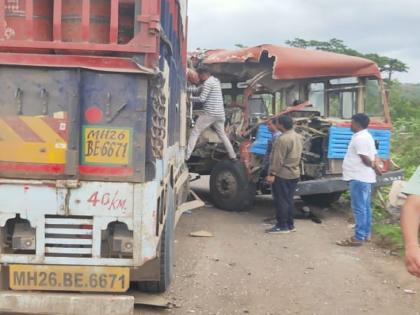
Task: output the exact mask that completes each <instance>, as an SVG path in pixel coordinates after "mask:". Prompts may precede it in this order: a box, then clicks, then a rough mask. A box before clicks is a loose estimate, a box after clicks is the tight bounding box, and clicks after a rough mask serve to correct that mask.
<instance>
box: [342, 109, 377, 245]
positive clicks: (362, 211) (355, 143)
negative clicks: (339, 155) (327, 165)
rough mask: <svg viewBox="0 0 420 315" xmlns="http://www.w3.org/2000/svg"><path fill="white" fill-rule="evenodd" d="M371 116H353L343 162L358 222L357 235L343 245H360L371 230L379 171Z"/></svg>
mask: <svg viewBox="0 0 420 315" xmlns="http://www.w3.org/2000/svg"><path fill="white" fill-rule="evenodd" d="M369 122H370V120H369V117H368V116H367V115H365V114H362V113H360V114H356V115H354V116H353V117H352V120H351V129H352V131H353V132H354V135H353V137H352V138H351V141H350V144H349V147H348V150H347V153H346V156H345V157H344V162H343V179H344V180H345V181H348V182H349V187H350V195H351V207H352V209H353V215H354V220H355V222H356V227H355V235H354V236H353V237H351V238H349V239H346V240H343V241H339V242H337V245H340V246H361V245H363V242H365V241H368V240H369V239H370V237H371V233H372V210H371V195H372V186H373V184H374V183H376V174H380V173H381V170H380V166H379V163H377V151H376V146H375V140H374V139H373V137H372V135H371V134H370V133H369V131H368V129H367V128H368V126H369Z"/></svg>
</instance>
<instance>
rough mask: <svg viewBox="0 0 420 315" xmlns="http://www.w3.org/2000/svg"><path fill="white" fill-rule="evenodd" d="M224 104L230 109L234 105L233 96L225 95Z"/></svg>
mask: <svg viewBox="0 0 420 315" xmlns="http://www.w3.org/2000/svg"><path fill="white" fill-rule="evenodd" d="M223 102H224V104H225V106H226V107H229V106H231V105H232V95H229V94H225V95H223Z"/></svg>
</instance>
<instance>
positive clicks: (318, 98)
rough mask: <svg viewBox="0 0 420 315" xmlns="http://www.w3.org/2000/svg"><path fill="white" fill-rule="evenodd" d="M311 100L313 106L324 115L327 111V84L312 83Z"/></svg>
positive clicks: (310, 87) (310, 88) (310, 89)
mask: <svg viewBox="0 0 420 315" xmlns="http://www.w3.org/2000/svg"><path fill="white" fill-rule="evenodd" d="M309 102H310V103H311V104H312V105H313V108H314V109H316V110H317V111H319V112H320V113H321V116H324V113H325V85H324V83H312V84H310V86H309Z"/></svg>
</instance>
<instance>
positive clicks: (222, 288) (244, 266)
mask: <svg viewBox="0 0 420 315" xmlns="http://www.w3.org/2000/svg"><path fill="white" fill-rule="evenodd" d="M198 185H199V186H198V189H199V190H201V194H204V197H206V195H207V194H206V182H205V179H203V180H202V181H201V183H198ZM297 206H298V207H299V206H300V205H299V204H297ZM272 211H273V208H272V205H271V200H270V199H269V198H265V197H260V198H258V200H257V203H256V206H255V208H254V209H253V210H252V211H250V212H243V213H230V212H225V211H221V210H218V209H216V208H213V207H212V206H210V205H209V206H207V207H204V208H202V209H199V210H195V211H193V212H192V213H191V214H185V215H184V216H183V218H182V219H181V221H180V223H179V225H178V227H177V230H176V241H175V250H176V259H175V278H174V281H173V284H172V286H171V289H170V290H169V292H167V293H166V294H165V298H167V299H168V300H169V301H171V302H172V303H173V305H175V307H174V308H172V309H170V310H160V309H151V308H144V307H141V308H136V314H142V315H156V314H174V315H178V314H179V315H181V314H182V315H185V314H223V315H224V314H228V315H230V314H258V315H259V314H261V315H269V314H272V315H280V314H314V315H315V314H340V315H344V314H352V315H354V314H402V315H405V314H420V296H419V295H420V281H418V280H417V279H415V278H413V277H411V276H410V275H408V274H407V273H406V272H405V269H404V265H403V262H402V259H401V258H399V257H394V256H390V255H389V253H388V251H386V250H383V249H380V248H378V247H376V246H375V245H374V244H371V243H369V244H367V245H365V246H363V247H362V248H342V247H338V246H336V245H335V241H336V240H339V239H341V238H343V237H346V236H348V235H351V232H352V231H351V229H350V227H349V224H348V222H347V220H346V215H345V214H343V212H333V211H326V210H324V211H320V210H318V211H319V215H320V216H321V217H322V219H323V222H322V224H315V223H313V222H311V221H309V220H298V221H297V222H296V227H297V229H298V231H297V232H296V233H292V234H288V235H267V234H265V233H264V229H265V228H267V226H266V225H264V223H263V220H264V218H267V217H268V216H270V215H272ZM197 230H206V231H209V232H211V233H213V234H214V237H212V238H192V237H190V236H189V233H190V232H193V231H197Z"/></svg>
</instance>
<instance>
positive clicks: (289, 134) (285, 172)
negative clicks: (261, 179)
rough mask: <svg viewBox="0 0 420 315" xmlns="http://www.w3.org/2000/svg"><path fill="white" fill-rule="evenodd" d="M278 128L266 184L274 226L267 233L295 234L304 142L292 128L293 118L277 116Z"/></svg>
mask: <svg viewBox="0 0 420 315" xmlns="http://www.w3.org/2000/svg"><path fill="white" fill-rule="evenodd" d="M277 128H278V129H279V130H280V131H281V132H282V135H281V136H280V137H278V138H277V139H276V141H275V142H274V143H273V149H272V152H271V161H270V167H269V170H268V176H267V177H266V182H267V183H268V184H270V185H272V190H273V197H274V204H275V207H276V219H277V224H276V225H275V226H273V227H272V228H271V229H268V230H267V231H266V232H267V233H271V234H285V233H290V232H294V231H296V229H295V226H294V222H293V210H294V200H293V197H294V194H295V191H296V186H297V183H298V181H299V178H300V161H301V158H302V150H303V139H302V137H301V136H300V135H299V134H297V133H296V132H295V131H294V129H293V119H292V118H291V117H289V116H280V117H279V118H278V119H277Z"/></svg>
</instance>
